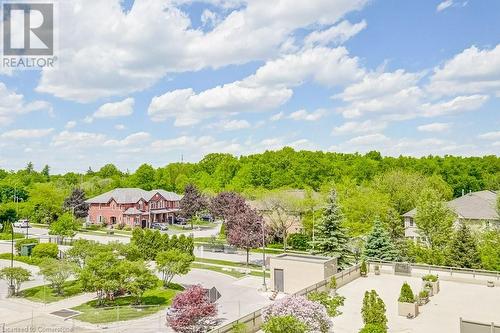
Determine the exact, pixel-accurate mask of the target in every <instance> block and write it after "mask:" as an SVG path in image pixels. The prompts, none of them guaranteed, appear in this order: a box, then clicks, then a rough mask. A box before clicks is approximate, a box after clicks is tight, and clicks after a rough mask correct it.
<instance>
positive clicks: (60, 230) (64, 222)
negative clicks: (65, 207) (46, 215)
mask: <svg viewBox="0 0 500 333" xmlns="http://www.w3.org/2000/svg"><path fill="white" fill-rule="evenodd" d="M79 228H80V225H79V223H78V222H77V221H75V219H74V217H73V215H72V214H71V213H64V214H62V215H61V216H59V218H58V219H57V221H55V222H53V223H51V224H50V226H49V235H57V236H59V237H60V238H61V239H64V238H67V237H70V238H73V237H74V236H75V235H76V232H77V231H78V229H79Z"/></svg>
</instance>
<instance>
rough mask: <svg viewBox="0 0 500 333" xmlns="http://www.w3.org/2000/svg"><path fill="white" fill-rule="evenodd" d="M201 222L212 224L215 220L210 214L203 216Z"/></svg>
mask: <svg viewBox="0 0 500 333" xmlns="http://www.w3.org/2000/svg"><path fill="white" fill-rule="evenodd" d="M201 220H202V221H205V222H212V221H213V220H214V218H213V217H212V215H210V214H203V215H202V216H201Z"/></svg>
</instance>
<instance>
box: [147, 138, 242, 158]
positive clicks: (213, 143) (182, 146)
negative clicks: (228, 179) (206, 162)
mask: <svg viewBox="0 0 500 333" xmlns="http://www.w3.org/2000/svg"><path fill="white" fill-rule="evenodd" d="M151 147H152V148H153V149H154V150H155V151H161V152H168V151H174V150H180V151H183V152H189V153H190V154H192V155H195V156H197V157H200V155H203V154H207V153H212V152H217V153H220V152H225V153H233V154H235V153H239V152H241V150H242V147H241V145H240V144H238V143H236V142H234V141H225V140H217V139H215V138H214V137H212V136H200V137H195V136H186V135H184V136H180V137H177V138H172V139H165V140H156V141H153V142H152V143H151Z"/></svg>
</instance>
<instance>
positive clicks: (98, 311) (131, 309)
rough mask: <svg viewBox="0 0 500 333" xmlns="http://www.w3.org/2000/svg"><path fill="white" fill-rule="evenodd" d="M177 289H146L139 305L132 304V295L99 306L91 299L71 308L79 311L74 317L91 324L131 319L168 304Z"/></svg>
mask: <svg viewBox="0 0 500 333" xmlns="http://www.w3.org/2000/svg"><path fill="white" fill-rule="evenodd" d="M177 289H178V288H176V289H163V288H158V289H153V290H148V291H146V292H145V293H144V295H143V296H142V298H141V304H140V305H134V304H133V297H131V296H123V297H118V298H116V299H115V300H114V301H112V302H108V303H106V304H105V305H104V306H99V305H98V304H97V301H96V300H93V301H90V302H87V303H84V304H81V305H78V306H75V307H74V308H72V310H76V311H79V312H81V314H79V315H77V316H75V317H74V318H75V319H77V320H81V321H84V322H87V323H92V324H103V323H111V322H115V321H124V320H132V319H137V318H142V317H146V316H149V315H152V314H155V313H156V312H158V311H160V310H162V309H165V308H167V307H168V306H170V304H171V303H172V300H173V298H174V296H175V295H176V294H177V293H178V292H179V290H177Z"/></svg>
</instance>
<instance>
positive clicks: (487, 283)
mask: <svg viewBox="0 0 500 333" xmlns="http://www.w3.org/2000/svg"><path fill="white" fill-rule="evenodd" d="M486 285H487V286H488V287H490V288H493V287H494V286H495V282H493V281H488V282H486Z"/></svg>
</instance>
